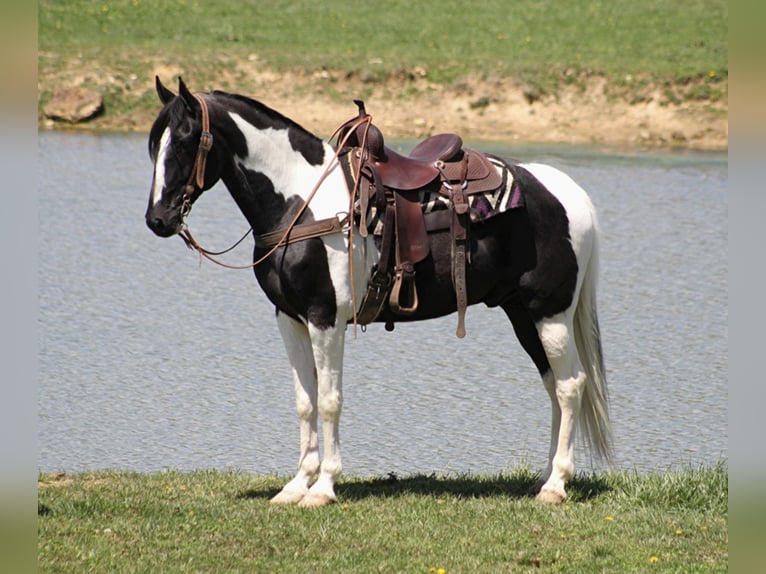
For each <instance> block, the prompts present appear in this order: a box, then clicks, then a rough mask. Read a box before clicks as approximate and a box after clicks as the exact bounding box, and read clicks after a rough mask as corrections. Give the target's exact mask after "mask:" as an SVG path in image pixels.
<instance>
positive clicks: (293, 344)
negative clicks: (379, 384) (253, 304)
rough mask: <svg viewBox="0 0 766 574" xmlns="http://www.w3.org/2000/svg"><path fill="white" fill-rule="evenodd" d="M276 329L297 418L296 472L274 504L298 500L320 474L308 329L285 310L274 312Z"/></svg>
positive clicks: (315, 381) (313, 368)
mask: <svg viewBox="0 0 766 574" xmlns="http://www.w3.org/2000/svg"><path fill="white" fill-rule="evenodd" d="M277 324H278V325H279V332H280V333H281V335H282V339H283V341H284V343H285V348H286V350H287V356H288V358H289V359H290V364H291V365H292V371H293V382H294V384H295V405H296V409H297V411H298V417H299V418H300V441H301V443H300V460H299V463H298V473H297V474H296V475H295V477H294V478H293V479H292V480H291V481H290V482H288V483H287V484H286V485H285V487H284V488H283V489H282V490H281V491H280V492H279V494H277V495H276V496H275V497H274V498H272V499H271V502H273V503H275V504H294V503H297V502H300V501H301V500H302V499H303V498H304V497H305V496H306V494H307V493H308V491H309V486H310V485H311V482H312V481H313V480H314V479H315V478H316V476H317V474H318V473H319V435H318V433H317V378H316V371H315V366H314V355H313V351H312V348H311V340H310V338H309V331H308V328H307V327H306V326H305V325H304V324H303V323H300V322H299V321H296V320H294V319H291V318H290V317H288V316H287V315H285V314H284V313H279V315H277Z"/></svg>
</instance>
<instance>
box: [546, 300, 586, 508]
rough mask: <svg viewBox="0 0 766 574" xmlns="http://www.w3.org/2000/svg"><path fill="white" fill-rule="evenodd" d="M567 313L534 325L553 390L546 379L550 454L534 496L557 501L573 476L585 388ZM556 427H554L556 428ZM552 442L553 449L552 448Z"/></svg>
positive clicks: (547, 500)
mask: <svg viewBox="0 0 766 574" xmlns="http://www.w3.org/2000/svg"><path fill="white" fill-rule="evenodd" d="M568 314H569V313H564V314H560V315H557V316H556V317H553V318H551V319H546V320H543V321H541V322H540V323H539V324H538V326H537V328H538V333H539V334H540V341H542V344H543V348H544V349H545V353H546V355H547V356H548V361H549V362H550V364H551V370H552V377H553V383H554V384H553V389H551V384H550V382H549V381H546V388H547V389H548V392H549V394H551V390H553V393H552V394H551V402H552V403H554V404H553V414H552V417H551V421H552V424H551V435H552V436H551V457H550V461H549V463H548V467H547V468H546V474H547V476H544V477H543V478H544V479H545V483H544V484H543V485H542V488H541V490H540V493H539V494H538V495H537V499H538V500H540V501H543V502H554V503H560V502H563V501H564V500H565V499H566V490H565V488H564V487H565V484H566V481H567V479H569V478H571V477H572V476H573V475H574V468H575V467H574V447H575V434H576V432H577V421H578V417H579V412H580V403H581V401H582V394H583V391H584V388H585V372H584V371H583V368H582V366H581V365H580V360H579V358H578V356H577V349H576V347H575V342H574V338H573V336H572V332H573V331H572V321H571V318H570V317H568V316H567V315H568ZM557 407H558V408H557ZM557 427H558V428H557ZM554 445H555V448H554Z"/></svg>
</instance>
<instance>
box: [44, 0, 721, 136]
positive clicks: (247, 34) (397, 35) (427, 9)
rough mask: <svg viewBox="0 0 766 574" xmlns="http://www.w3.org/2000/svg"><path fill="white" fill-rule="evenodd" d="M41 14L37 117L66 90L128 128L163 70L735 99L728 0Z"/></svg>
mask: <svg viewBox="0 0 766 574" xmlns="http://www.w3.org/2000/svg"><path fill="white" fill-rule="evenodd" d="M38 10H39V31H38V38H39V48H40V51H39V60H38V63H39V76H40V105H41V107H42V105H43V104H44V103H45V102H46V101H47V100H48V99H49V98H50V97H51V95H52V93H53V91H54V90H55V89H56V88H58V87H62V85H68V84H70V85H71V84H77V85H83V86H85V87H95V88H98V89H99V90H100V91H102V92H103V94H104V100H105V108H106V110H107V111H106V114H107V115H109V116H111V117H120V118H125V125H126V126H127V127H130V126H131V125H132V124H136V123H139V122H141V121H142V118H145V117H146V116H151V117H153V115H154V114H156V107H157V104H156V98H155V96H154V94H153V92H152V80H153V76H154V74H155V73H158V72H160V73H164V74H163V75H164V76H165V77H164V79H165V81H166V82H170V83H172V81H173V78H172V77H169V76H173V75H177V74H179V73H183V74H184V75H185V76H186V77H187V79H190V78H193V85H195V86H199V87H205V88H207V87H217V88H221V89H226V90H230V91H237V92H240V93H250V94H252V93H258V92H262V91H263V86H262V85H261V84H259V83H258V82H259V81H261V83H263V78H264V75H265V76H266V77H275V75H276V76H278V80H275V81H274V82H273V84H269V88H271V89H272V90H276V91H277V94H276V97H277V98H279V99H281V100H284V99H285V98H295V97H309V98H311V97H314V96H316V97H321V98H328V99H335V100H339V99H342V100H343V101H344V102H347V101H349V99H350V98H351V97H367V96H368V95H369V94H370V93H372V92H373V91H374V90H376V88H378V87H380V86H386V89H387V92H386V97H388V98H398V99H401V100H402V101H409V100H411V99H412V97H413V96H418V95H423V94H426V95H427V94H428V93H429V92H430V91H433V90H434V87H435V86H436V87H437V88H438V87H442V88H443V87H447V88H448V90H447V93H446V95H445V94H442V95H443V96H445V97H449V96H450V95H454V94H460V93H462V92H466V91H471V90H472V87H473V85H474V84H475V83H476V82H478V83H482V82H484V83H485V84H484V85H483V86H482V87H481V88H480V89H478V90H476V94H475V96H474V97H473V98H472V99H471V100H470V106H471V108H472V109H474V108H479V109H481V108H483V107H486V106H488V105H490V104H492V103H493V102H498V103H501V101H502V98H503V95H502V92H503V90H504V89H506V87H505V86H503V88H502V89H498V88H497V86H496V84H497V82H498V81H502V80H503V79H508V78H512V79H513V81H514V82H515V84H517V85H519V86H520V90H521V91H523V94H524V98H526V99H527V100H528V101H530V102H533V101H538V100H541V99H544V98H546V97H556V96H557V95H559V94H561V93H562V90H564V89H567V88H572V87H574V88H579V89H580V90H581V91H582V92H583V93H585V91H586V90H587V89H588V88H589V87H592V86H593V85H594V81H595V80H598V82H599V83H598V84H597V85H598V86H599V90H602V89H603V90H605V91H607V92H608V96H609V98H611V99H612V100H619V101H625V102H628V103H641V102H645V101H647V100H649V99H660V100H661V101H662V103H664V104H667V105H678V104H680V103H683V102H687V101H689V102H711V103H716V102H721V101H726V100H727V98H728V3H727V2H725V0H683V1H679V2H665V1H662V0H649V1H645V2H634V1H632V0H588V1H583V0H580V1H575V2H565V3H558V4H556V5H555V8H552V7H550V6H549V5H548V4H547V3H541V2H537V1H535V0H519V1H518V2H513V3H510V4H509V3H507V2H505V1H503V0H486V1H484V2H481V3H479V4H473V5H470V6H469V5H466V4H465V3H464V2H457V1H455V0H440V1H435V0H427V1H424V2H418V3H417V7H416V8H413V5H412V3H411V2H403V1H400V0H394V1H392V2H387V3H385V4H380V3H372V2H316V1H313V0H312V1H309V0H290V1H289V2H288V1H271V2H243V1H240V0H221V1H218V2H202V1H199V0H165V1H157V2H149V1H146V0H111V1H95V0H71V1H68V2H56V1H52V0H44V1H41V2H40V3H39V8H38ZM288 72H289V74H288ZM285 74H287V75H285ZM602 82H603V84H604V87H603V88H601V83H602ZM267 83H268V82H267ZM493 86H494V89H493ZM440 94H441V92H440ZM583 99H584V102H585V103H587V100H588V98H587V97H585V98H583ZM599 105H601V104H599ZM342 119H345V118H337V119H335V120H334V121H336V122H338V121H341V120H342Z"/></svg>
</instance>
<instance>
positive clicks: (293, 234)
mask: <svg viewBox="0 0 766 574" xmlns="http://www.w3.org/2000/svg"><path fill="white" fill-rule="evenodd" d="M194 97H195V98H196V99H197V101H198V102H199V105H200V108H201V111H202V134H201V135H200V141H199V147H198V148H197V155H196V157H195V158H194V165H193V167H192V171H191V173H190V174H189V180H188V181H187V182H186V185H185V186H184V187H183V194H184V197H183V203H182V205H181V229H180V231H179V232H178V235H179V236H180V237H181V239H183V240H184V243H186V246H187V247H188V248H189V249H195V250H196V251H197V252H198V253H199V255H200V259H201V258H202V257H205V258H206V259H208V260H209V261H212V262H213V263H215V264H217V265H220V266H221V267H227V268H229V269H250V268H252V267H255V266H257V265H259V264H261V263H263V262H264V261H265V260H266V259H268V258H269V257H270V256H271V255H272V254H273V253H274V252H275V251H276V250H277V249H278V248H279V247H282V246H285V245H288V244H289V243H294V242H296V241H303V240H306V239H311V238H314V237H320V236H322V235H330V234H334V233H341V232H342V231H344V229H350V225H351V221H350V217H349V214H350V213H352V209H353V204H354V201H355V198H356V195H357V192H358V185H359V184H358V181H359V179H358V178H357V180H356V181H357V183H356V184H355V186H354V189H353V190H352V191H351V193H350V203H349V210H348V212H347V213H346V214H344V217H343V218H341V219H339V218H338V217H337V216H335V217H328V218H326V219H320V220H319V221H312V222H309V223H300V224H299V223H298V220H299V219H300V217H301V216H302V215H303V213H304V212H305V211H306V208H307V207H308V205H309V203H310V202H311V200H312V199H313V198H314V195H316V193H317V191H318V190H319V187H320V185H321V184H322V182H323V181H324V180H325V179H326V178H327V176H328V174H329V173H330V170H331V168H332V167H333V166H334V165H335V164H336V163H337V162H338V158H339V155H340V153H341V151H342V150H343V148H344V147H345V144H346V142H347V140H348V138H349V137H351V135H352V134H353V133H354V132H355V130H356V129H357V128H358V127H361V126H362V125H365V130H364V139H366V136H367V128H368V127H369V125H370V123H371V122H372V116H370V115H369V114H367V115H365V116H363V117H360V118H359V119H357V121H356V123H354V124H353V125H352V126H351V128H350V129H349V130H347V132H346V134H345V136H344V137H343V139H342V141H341V142H339V144H338V146H337V148H336V151H335V155H334V156H333V158H332V160H331V161H330V163H329V164H327V167H326V168H325V169H324V171H323V172H322V174H321V175H320V176H319V180H318V181H317V182H316V184H315V185H314V187H313V189H312V190H311V193H309V195H308V197H307V198H306V200H305V201H304V202H303V205H302V206H301V208H300V209H299V210H298V213H296V214H295V216H294V217H293V219H292V221H291V222H290V224H289V225H288V226H287V227H286V228H284V229H280V230H277V231H272V232H270V233H264V234H262V235H256V236H255V243H256V245H259V246H261V247H264V248H266V249H268V251H267V252H266V254H264V255H263V256H261V257H260V258H258V260H256V261H253V262H252V263H249V264H247V265H230V264H228V263H224V262H223V261H220V260H218V259H216V256H218V255H223V254H225V253H228V252H229V251H231V250H232V249H234V248H235V247H236V246H237V245H239V244H240V243H242V241H244V239H245V238H246V237H247V236H248V235H249V234H250V232H251V231H252V230H253V228H252V227H251V228H250V229H249V230H248V231H247V232H246V233H245V234H244V235H243V236H242V238H241V239H239V240H238V241H237V242H236V243H235V244H234V245H232V246H231V247H229V248H228V249H225V250H223V251H209V250H207V249H205V248H204V247H202V246H201V245H200V244H199V243H198V242H197V240H196V239H194V237H193V236H192V234H191V232H190V231H189V226H188V224H187V223H186V221H185V218H186V216H187V215H189V213H190V212H191V208H192V196H193V195H194V193H195V192H196V191H198V190H200V191H201V190H202V189H203V187H204V185H205V168H206V165H207V155H208V152H209V151H210V150H211V149H212V147H213V134H212V132H211V131H210V113H209V112H208V108H207V102H205V99H204V98H203V97H202V96H201V95H199V94H194ZM344 125H345V124H344ZM342 127H343V126H341V127H340V128H338V129H337V130H335V132H334V133H333V135H332V136H330V140H332V138H333V137H334V136H335V134H337V133H338V131H339V130H340V129H341V128H342ZM349 260H351V257H350V254H349Z"/></svg>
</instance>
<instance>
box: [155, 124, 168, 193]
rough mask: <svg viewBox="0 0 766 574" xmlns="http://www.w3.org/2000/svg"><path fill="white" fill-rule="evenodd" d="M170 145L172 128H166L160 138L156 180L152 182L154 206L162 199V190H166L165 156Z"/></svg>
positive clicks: (156, 161)
mask: <svg viewBox="0 0 766 574" xmlns="http://www.w3.org/2000/svg"><path fill="white" fill-rule="evenodd" d="M169 144H170V128H165V131H164V132H162V137H161V138H160V149H159V150H158V151H157V159H156V160H155V161H154V180H153V181H152V204H156V203H157V202H158V201H159V200H160V199H162V190H163V189H164V188H165V156H166V155H167V151H168V147H169Z"/></svg>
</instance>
